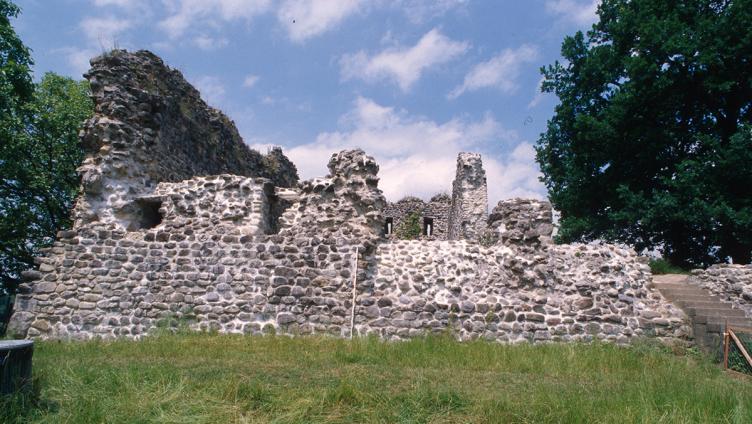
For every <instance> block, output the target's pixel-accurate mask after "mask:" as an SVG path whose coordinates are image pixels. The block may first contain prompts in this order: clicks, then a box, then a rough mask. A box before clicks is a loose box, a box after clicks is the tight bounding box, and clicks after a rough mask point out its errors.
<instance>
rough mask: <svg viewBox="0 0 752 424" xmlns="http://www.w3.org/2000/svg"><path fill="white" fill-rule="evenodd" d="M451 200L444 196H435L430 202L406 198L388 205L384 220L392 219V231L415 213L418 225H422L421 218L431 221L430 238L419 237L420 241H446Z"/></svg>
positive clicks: (385, 209) (410, 197)
mask: <svg viewBox="0 0 752 424" xmlns="http://www.w3.org/2000/svg"><path fill="white" fill-rule="evenodd" d="M451 203H452V200H451V198H450V197H449V196H448V195H446V194H437V195H435V196H433V197H432V198H431V200H430V201H428V202H424V201H423V200H421V199H419V198H417V197H412V196H408V197H405V198H403V199H401V200H399V201H397V202H394V203H388V204H387V206H386V207H385V208H384V213H383V214H384V218H392V220H393V225H392V229H393V231H394V229H396V228H398V227H399V225H401V224H402V223H403V222H404V221H405V219H406V218H407V217H408V216H409V215H410V214H412V213H417V214H418V215H420V217H421V222H420V225H421V226H422V225H423V221H422V220H423V218H431V219H432V220H433V233H432V234H431V236H430V237H429V236H421V237H420V239H422V240H446V239H447V237H448V225H449V213H450V211H451V207H452V205H451Z"/></svg>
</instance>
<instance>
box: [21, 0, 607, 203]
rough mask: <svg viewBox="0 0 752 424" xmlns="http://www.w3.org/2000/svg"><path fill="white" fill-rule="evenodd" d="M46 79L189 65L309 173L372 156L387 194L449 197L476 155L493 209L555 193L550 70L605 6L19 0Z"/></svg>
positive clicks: (551, 0)
mask: <svg viewBox="0 0 752 424" xmlns="http://www.w3.org/2000/svg"><path fill="white" fill-rule="evenodd" d="M16 3H17V4H18V6H19V7H20V8H21V9H22V12H21V15H20V16H19V18H18V19H16V20H15V21H13V25H14V26H15V28H16V31H17V32H18V34H19V35H20V36H21V39H22V40H23V41H24V43H25V44H26V45H27V46H29V47H30V48H31V49H32V55H33V58H34V61H35V67H34V72H35V78H37V79H39V78H41V76H42V75H43V74H44V73H45V72H47V71H52V72H56V73H58V74H62V75H67V76H71V77H73V78H77V79H80V78H82V74H83V73H84V72H86V70H87V69H88V68H89V59H90V58H91V57H94V56H97V55H99V54H101V53H103V52H105V51H108V50H110V49H112V48H125V49H128V50H139V49H146V50H151V51H152V52H154V53H156V54H157V55H159V56H160V57H162V58H163V59H164V61H165V62H166V63H167V64H168V65H169V66H171V67H173V68H176V69H178V70H180V71H181V72H182V73H183V75H184V76H185V77H186V78H187V79H188V81H190V82H191V83H193V84H194V85H195V86H196V87H197V88H198V89H199V91H200V92H201V95H202V97H203V98H204V100H206V101H207V103H209V104H210V105H212V106H214V107H217V108H219V109H221V110H222V111H223V112H224V113H225V114H227V115H228V116H229V117H230V118H231V119H232V120H233V121H234V122H235V124H236V125H237V126H238V129H239V131H240V133H241V135H242V136H243V139H244V140H245V142H246V143H248V144H249V145H250V146H251V147H253V148H255V149H257V150H259V151H261V152H262V153H265V152H266V151H267V150H268V149H269V148H270V147H271V146H280V147H282V148H283V150H284V151H285V153H286V154H287V156H288V157H290V158H291V159H292V161H293V162H294V163H295V164H296V166H297V167H298V172H299V174H300V176H301V178H303V179H308V178H313V177H316V176H323V175H326V173H327V170H326V164H327V162H328V160H329V157H330V156H331V155H332V153H335V152H338V151H340V150H343V149H346V148H354V147H360V148H362V149H363V150H365V151H366V152H367V153H368V154H370V155H372V156H374V157H375V158H376V160H377V162H378V163H379V165H380V167H381V169H380V172H379V175H380V177H381V181H380V182H379V187H380V188H381V189H382V190H384V194H385V195H386V197H387V199H388V200H390V201H396V200H399V199H400V198H402V197H404V196H406V195H415V196H418V197H421V198H423V199H429V198H430V197H431V196H432V195H434V194H436V193H440V192H450V191H451V183H452V179H453V178H454V173H455V168H456V157H457V153H459V152H462V151H472V152H479V153H481V154H482V156H483V164H484V168H485V169H486V175H487V180H488V190H489V201H490V203H491V206H493V205H495V204H496V202H498V201H499V200H502V199H507V198H512V197H536V198H545V196H546V191H545V187H544V186H543V185H542V183H541V182H540V181H539V177H540V170H539V168H538V166H537V164H536V163H535V159H534V157H535V151H534V148H533V146H534V145H535V142H536V140H537V139H538V137H539V136H540V133H541V132H543V131H544V130H545V126H546V121H547V120H548V119H549V118H550V117H551V116H552V114H553V110H554V106H555V105H556V104H557V98H556V97H555V96H554V95H552V94H543V93H540V82H541V74H540V67H541V66H545V65H548V64H552V63H554V61H556V60H560V49H561V42H562V41H563V39H564V37H565V36H566V35H572V34H574V33H575V32H576V31H578V30H583V31H585V30H587V29H589V28H590V26H591V25H592V23H593V22H595V20H596V15H595V10H596V7H597V0H526V1H519V0H390V1H387V0H16Z"/></svg>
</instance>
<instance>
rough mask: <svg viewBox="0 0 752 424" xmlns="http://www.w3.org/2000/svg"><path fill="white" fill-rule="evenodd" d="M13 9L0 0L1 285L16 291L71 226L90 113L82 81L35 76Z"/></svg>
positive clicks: (55, 76)
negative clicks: (27, 272) (44, 250)
mask: <svg viewBox="0 0 752 424" xmlns="http://www.w3.org/2000/svg"><path fill="white" fill-rule="evenodd" d="M17 14H18V8H16V7H15V6H14V5H12V4H11V3H9V2H7V1H4V0H0V33H1V34H2V40H1V41H0V60H1V62H0V90H2V100H0V107H1V108H2V118H0V136H1V137H2V144H0V291H2V290H3V289H6V290H10V291H13V290H14V289H15V287H16V285H17V284H18V282H19V275H20V273H21V271H23V270H25V269H29V268H32V267H33V258H34V257H35V256H37V255H38V254H39V249H40V248H42V247H45V246H48V245H50V244H51V243H52V242H53V241H54V238H55V234H56V232H57V231H58V230H59V229H62V228H66V227H68V226H69V225H70V222H69V220H68V213H69V211H70V208H71V206H72V203H73V200H74V199H75V196H76V194H77V191H78V186H79V180H78V176H77V174H76V168H77V167H78V166H79V165H80V164H81V161H82V160H83V150H82V148H81V145H80V142H79V140H78V131H79V129H80V128H81V124H82V123H83V122H84V120H85V119H86V118H88V117H90V116H91V114H92V112H93V104H92V101H91V99H90V98H89V88H88V83H87V82H76V81H74V80H72V79H70V78H66V77H61V76H59V75H55V74H52V73H48V74H45V76H44V77H43V78H42V80H41V82H40V83H39V84H34V83H33V82H32V79H31V69H30V67H31V65H32V61H31V58H30V55H29V51H28V49H27V48H26V47H24V46H23V43H21V41H20V40H19V39H18V37H17V36H16V34H15V32H14V31H13V28H12V27H11V26H10V23H9V20H8V18H9V17H14V16H16V15H17Z"/></svg>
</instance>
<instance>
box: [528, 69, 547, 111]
mask: <svg viewBox="0 0 752 424" xmlns="http://www.w3.org/2000/svg"><path fill="white" fill-rule="evenodd" d="M545 80H546V77H541V79H540V80H539V81H538V84H537V85H536V86H535V95H534V96H533V98H532V99H531V100H530V103H528V104H527V108H528V109H532V108H534V107H536V106H538V104H539V103H540V102H541V100H543V97H545V95H546V94H548V93H544V92H543V91H542V90H541V88H542V87H543V81H545Z"/></svg>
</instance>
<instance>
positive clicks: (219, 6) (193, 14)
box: [159, 0, 271, 39]
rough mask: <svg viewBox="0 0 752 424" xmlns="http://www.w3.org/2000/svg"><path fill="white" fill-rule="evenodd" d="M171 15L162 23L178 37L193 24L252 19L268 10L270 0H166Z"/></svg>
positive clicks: (169, 32) (172, 37)
mask: <svg viewBox="0 0 752 424" xmlns="http://www.w3.org/2000/svg"><path fill="white" fill-rule="evenodd" d="M163 3H165V6H166V8H167V10H168V16H167V17H166V18H165V19H163V20H161V21H160V22H159V26H160V27H161V28H162V30H164V31H165V32H166V33H167V35H168V37H170V38H171V39H176V38H178V37H180V36H182V35H183V34H184V33H185V32H186V31H187V30H188V29H189V28H191V27H202V26H205V25H208V26H217V25H216V22H217V21H232V20H236V19H243V20H246V21H249V20H251V19H252V18H253V17H255V16H258V15H260V14H263V13H265V12H266V11H267V10H268V9H269V6H270V5H271V1H270V0H163Z"/></svg>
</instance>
